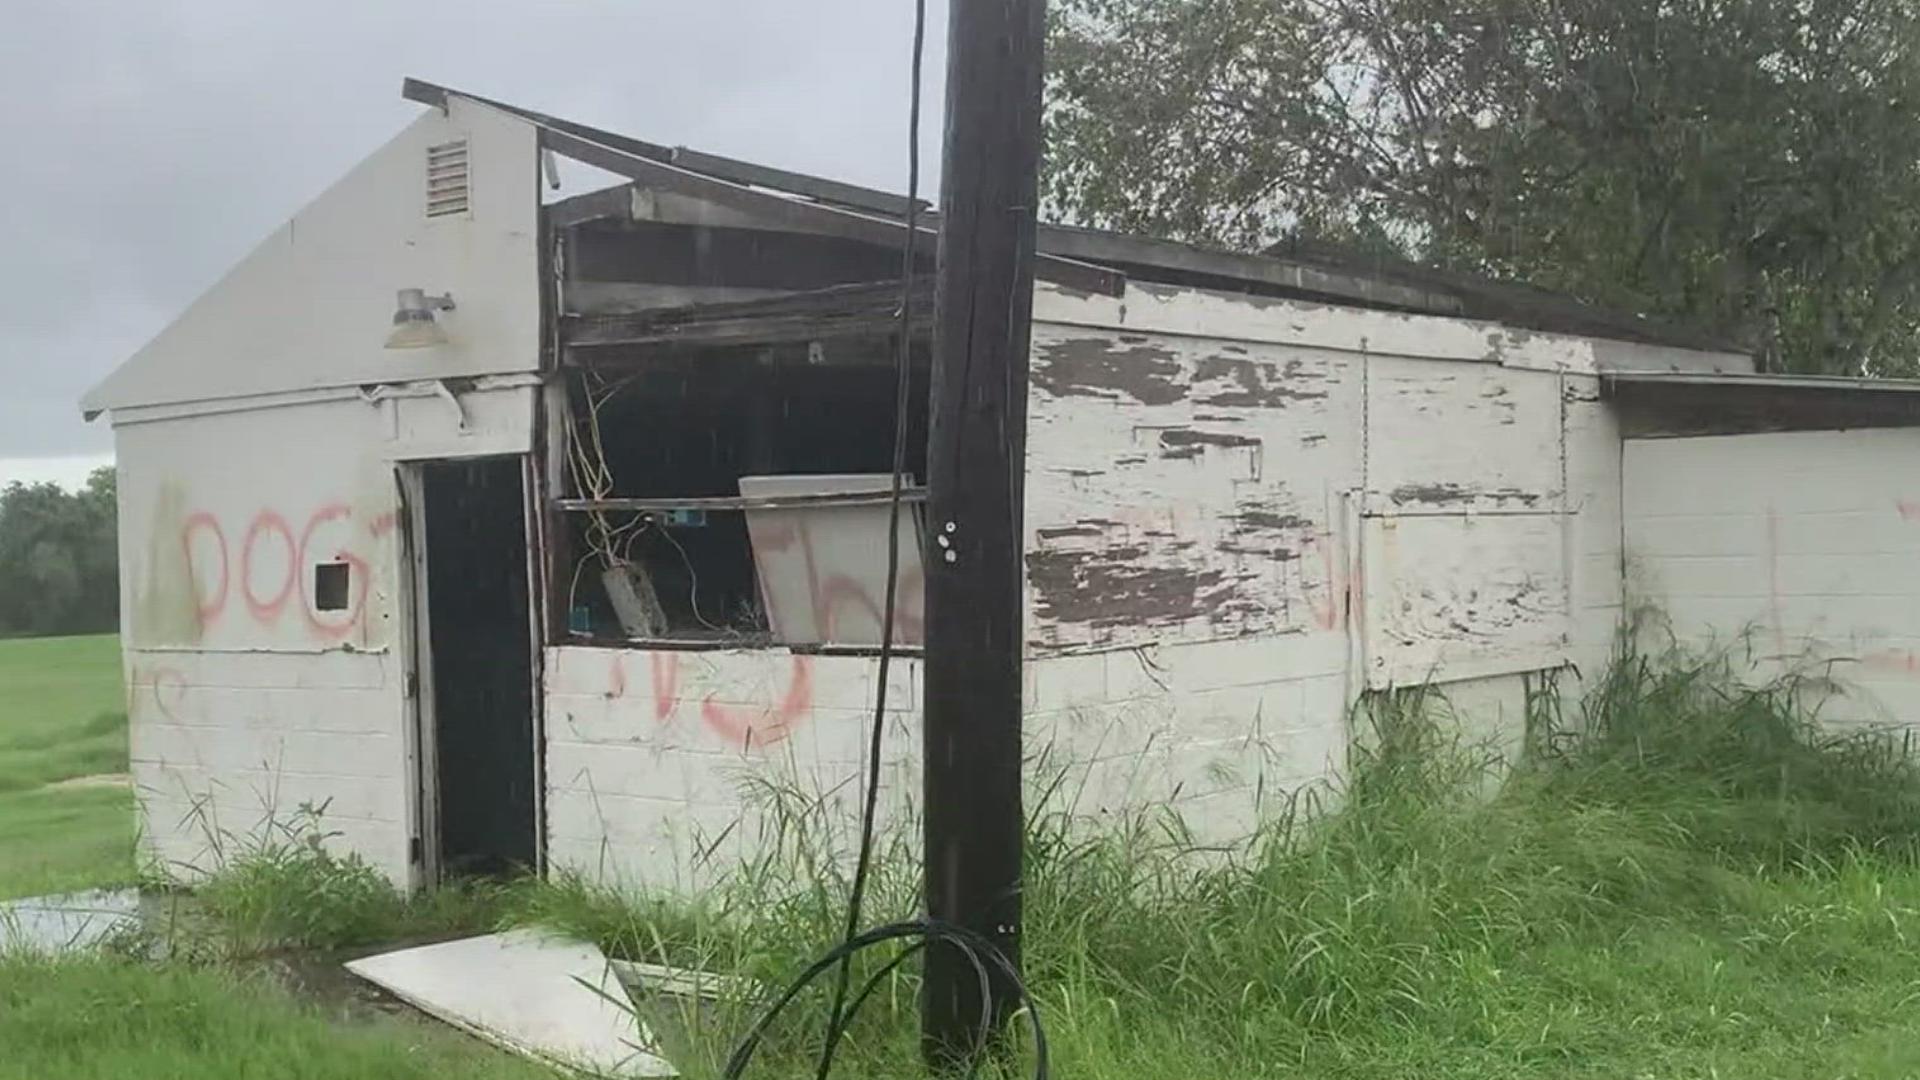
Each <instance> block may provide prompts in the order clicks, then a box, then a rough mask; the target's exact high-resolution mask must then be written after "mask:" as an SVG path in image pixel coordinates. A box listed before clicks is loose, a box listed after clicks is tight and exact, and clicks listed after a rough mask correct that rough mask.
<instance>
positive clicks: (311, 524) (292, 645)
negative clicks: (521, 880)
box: [115, 401, 413, 882]
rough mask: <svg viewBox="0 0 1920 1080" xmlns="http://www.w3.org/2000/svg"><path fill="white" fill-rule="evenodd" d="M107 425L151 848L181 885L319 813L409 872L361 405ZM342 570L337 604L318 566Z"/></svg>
mask: <svg viewBox="0 0 1920 1080" xmlns="http://www.w3.org/2000/svg"><path fill="white" fill-rule="evenodd" d="M117 419H118V420H119V421H121V422H120V423H118V425H117V426H116V429H115V435H116V440H117V449H118V459H119V462H120V466H119V491H120V558H121V582H120V585H121V609H122V615H121V621H122V626H121V641H122V645H123V648H124V652H125V673H126V679H127V687H128V700H127V712H128V720H129V732H130V735H129V738H130V740H131V746H132V773H133V782H134V789H135V794H136V798H137V800H138V802H139V805H140V835H141V842H142V845H143V848H144V852H145V855H146V856H147V857H148V858H149V859H151V860H152V861H154V863H155V864H156V865H157V867H158V868H159V869H161V870H164V871H165V872H167V873H170V874H173V875H177V876H181V877H189V878H190V877H193V876H196V875H198V874H200V873H204V872H207V871H211V870H213V869H215V868H217V866H218V865H219V863H220V861H221V860H222V859H223V858H224V857H226V856H228V855H231V854H233V853H234V852H236V851H239V850H243V849H245V848H246V847H247V846H248V845H250V844H253V843H257V842H259V841H260V840H261V839H262V838H263V837H264V836H265V835H266V834H267V833H269V832H271V831H272V830H273V829H274V827H275V826H276V825H287V826H291V825H293V824H294V823H295V818H296V816H297V812H298V810H299V808H300V807H301V805H302V804H306V805H309V806H312V807H314V808H316V809H319V810H320V811H321V816H320V819H319V822H318V826H317V827H318V829H319V831H321V832H323V833H327V834H331V835H330V836H329V839H328V840H327V843H328V844H329V845H330V846H332V847H333V848H334V849H335V850H339V851H353V852H357V853H359V854H360V855H361V856H362V857H363V858H365V859H366V860H367V861H368V862H369V863H371V864H372V865H373V866H375V867H377V868H378V869H379V870H380V871H381V872H382V873H385V874H386V875H388V876H389V877H390V878H392V879H393V880H395V881H397V882H406V881H408V880H409V874H410V867H409V852H408V840H409V837H410V836H411V827H410V814H409V800H410V799H411V797H412V796H411V787H412V785H411V780H410V779H409V778H410V777H411V776H412V775H413V774H412V764H411V759H410V758H409V756H408V755H409V751H408V748H407V738H406V728H405V726H404V723H403V717H404V715H405V711H404V701H403V699H402V695H401V685H402V681H403V680H402V679H401V672H400V667H399V664H400V659H399V654H398V652H397V650H396V649H395V642H396V641H397V640H398V636H399V629H398V625H397V624H398V619H399V618H400V608H401V606H402V605H401V603H400V598H399V596H398V580H399V577H398V548H399V544H398V536H397V531H396V530H397V517H396V513H397V510H398V503H397V493H396V488H395V484H394V480H393V473H392V465H391V464H390V463H389V462H387V461H385V460H384V459H383V457H382V455H381V453H380V451H381V449H382V447H383V443H382V440H381V432H382V428H381V424H380V420H381V413H380V410H379V408H378V407H375V406H369V405H367V404H363V403H361V402H358V401H332V402H315V403H306V404H297V405H283V406H280V407H275V408H263V409H257V410H256V409H246V408H239V409H227V410H223V411H217V412H206V413H201V414H199V415H189V416H183V417H177V418H169V419H163V420H151V421H139V420H136V421H135V422H127V419H128V418H126V417H117ZM321 562H345V563H346V564H347V565H348V567H349V574H350V579H351V580H350V585H349V589H348V595H347V607H346V609H344V610H338V611H335V610H322V609H321V608H320V607H319V606H318V598H317V597H316V596H315V590H314V588H313V574H314V571H313V567H314V565H315V564H317V563H321Z"/></svg>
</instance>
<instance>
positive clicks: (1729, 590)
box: [1625, 429, 1920, 725]
mask: <svg viewBox="0 0 1920 1080" xmlns="http://www.w3.org/2000/svg"><path fill="white" fill-rule="evenodd" d="M1917 460H1920V431H1913V430H1901V429H1882V430H1859V431H1808V432H1772V433H1761V434H1748V435H1717V436H1704V437H1694V438H1671V439H1629V440H1627V443H1626V453H1625V469H1626V476H1625V492H1626V503H1625V507H1626V545H1627V558H1628V563H1627V582H1628V587H1629V589H1630V591H1631V594H1632V596H1633V598H1634V600H1635V602H1637V603H1646V604H1650V605H1653V606H1654V608H1655V609H1657V610H1656V614H1661V615H1664V620H1660V621H1657V622H1656V623H1655V624H1654V625H1655V628H1656V629H1669V630H1671V633H1672V635H1673V637H1674V638H1675V639H1677V640H1678V641H1680V642H1682V643H1685V644H1686V645H1688V646H1691V647H1694V648H1698V649H1716V648H1728V649H1731V650H1732V651H1733V652H1732V654H1733V656H1734V658H1735V659H1736V660H1737V661H1738V662H1739V663H1741V664H1743V665H1751V668H1752V670H1753V672H1754V674H1755V675H1756V676H1758V677H1766V676H1770V675H1775V674H1779V673H1782V672H1787V671H1801V672H1806V673H1810V674H1817V675H1821V676H1828V677H1831V678H1832V679H1833V680H1835V681H1836V682H1837V683H1838V684H1839V688H1840V691H1841V692H1840V693H1839V694H1837V695H1836V696H1834V697H1833V698H1831V699H1830V700H1828V701H1827V702H1826V703H1825V704H1824V706H1823V707H1822V711H1821V715H1822V716H1823V717H1824V718H1825V719H1827V720H1830V721H1833V722H1836V723H1875V724H1880V723H1896V724H1902V725H1910V724H1912V723H1914V722H1915V721H1916V719H1920V480H1916V479H1915V474H1914V471H1913V470H1912V469H1911V468H1910V467H1909V463H1911V462H1914V461H1917Z"/></svg>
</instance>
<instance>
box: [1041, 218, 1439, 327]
mask: <svg viewBox="0 0 1920 1080" xmlns="http://www.w3.org/2000/svg"><path fill="white" fill-rule="evenodd" d="M1038 245H1039V248H1040V250H1041V251H1043V252H1046V253H1047V254H1050V255H1064V256H1066V257H1068V258H1073V259H1081V260H1084V261H1086V262H1097V263H1125V264H1129V265H1133V266H1141V267H1151V268H1158V269H1163V270H1174V271H1180V272H1183V273H1189V274H1200V275H1206V276H1209V277H1217V278H1231V279H1235V280H1238V281H1243V282H1246V283H1248V284H1253V285H1265V286H1269V287H1272V288H1276V289H1289V290H1293V291H1296V292H1306V293H1313V294H1315V295H1317V296H1321V297H1326V298H1328V299H1329V300H1335V301H1338V300H1343V299H1344V300H1352V301H1355V302H1358V303H1362V304H1368V305H1376V306H1378V305H1385V306H1391V307H1397V308H1411V309H1414V310H1418V311H1425V312H1434V313H1438V314H1446V313H1457V312H1459V311H1460V310H1461V304H1460V301H1459V299H1458V298H1457V297H1454V296H1452V295H1449V294H1447V293H1440V292H1434V291H1431V290H1428V289H1421V288H1415V287H1411V286H1406V285H1399V284H1395V283H1393V282H1389V281H1382V280H1378V279H1373V278H1366V277H1359V276H1356V275H1352V274H1340V273H1334V272H1332V271H1328V270H1323V269H1320V268H1319V267H1314V266H1308V265H1305V264H1302V263H1297V262H1291V261H1288V260H1285V259H1279V258H1275V257H1273V256H1270V255H1249V254H1244V253H1241V252H1234V251H1218V250H1213V249H1209V248H1202V247H1195V246H1193V245H1191V244H1183V243H1180V242H1178V241H1173V240H1160V239H1155V238H1150V237H1139V236H1128V235H1125V234H1123V233H1112V232H1103V231H1099V230H1094V229H1079V228H1074V227H1071V226H1066V225H1041V226H1040V233H1039V239H1038ZM1142 276H1143V277H1144V276H1147V275H1142Z"/></svg>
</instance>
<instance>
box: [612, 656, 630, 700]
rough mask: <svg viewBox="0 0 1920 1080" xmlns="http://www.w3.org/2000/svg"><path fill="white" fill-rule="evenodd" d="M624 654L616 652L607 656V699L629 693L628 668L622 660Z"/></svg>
mask: <svg viewBox="0 0 1920 1080" xmlns="http://www.w3.org/2000/svg"><path fill="white" fill-rule="evenodd" d="M623 655H624V654H622V653H618V652H616V653H614V654H613V655H612V656H609V657H608V658H607V700H608V701H612V700H613V699H615V698H618V697H624V696H625V695H626V693H627V669H626V665H624V664H622V663H621V662H620V660H621V657H622V656H623Z"/></svg>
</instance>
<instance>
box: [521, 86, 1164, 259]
mask: <svg viewBox="0 0 1920 1080" xmlns="http://www.w3.org/2000/svg"><path fill="white" fill-rule="evenodd" d="M534 122H535V123H536V124H538V121H534ZM539 127H540V145H541V147H542V148H544V149H548V150H552V151H553V152H555V153H557V154H563V155H565V156H567V157H570V158H573V159H574V160H576V161H581V162H585V163H586V164H588V165H592V166H594V167H595V168H599V169H605V170H606V171H608V172H610V173H613V174H614V175H616V176H624V177H626V178H628V179H630V180H635V181H639V182H640V183H642V184H644V185H646V186H648V187H652V188H658V189H660V190H663V191H672V192H679V193H682V194H686V195H692V196H696V197H698V198H702V199H706V200H708V201H710V202H713V203H716V204H718V205H720V206H724V207H728V208H731V209H734V210H740V211H745V212H749V213H753V214H756V215H762V216H764V217H765V218H766V219H767V221H768V225H769V227H770V228H776V229H789V230H792V231H795V232H828V231H829V230H830V233H829V234H830V235H835V236H840V237H844V238H846V239H849V240H858V241H860V242H862V243H869V244H874V245H878V246H881V247H894V248H897V247H901V246H903V245H904V244H905V243H906V237H907V226H906V223H905V222H902V221H897V220H893V219H891V218H884V217H874V216H872V215H869V214H863V213H859V212H856V211H853V210H846V209H842V208H840V207H836V206H830V205H827V204H825V203H815V202H806V201H803V200H800V199H796V198H793V197H792V196H788V195H776V194H772V193H770V192H767V191H763V190H761V189H758V188H753V187H747V186H745V185H743V184H736V183H732V182H730V181H726V180H721V179H718V178H715V177H712V176H708V175H706V174H704V173H698V172H694V171H692V170H690V169H683V168H680V167H679V166H677V165H671V164H667V163H666V162H663V161H658V160H655V159H653V158H649V157H642V156H640V155H638V154H635V153H632V152H629V151H624V150H620V149H618V148H615V147H612V146H609V145H607V144H605V143H603V142H598V141H595V140H593V139H591V138H585V137H582V136H579V135H576V134H573V133H571V132H569V131H566V130H563V129H561V128H557V127H552V126H548V125H544V124H540V125H539ZM916 231H917V232H918V233H919V234H920V236H921V237H922V238H923V242H924V243H926V244H927V245H928V248H929V250H931V249H932V247H933V245H934V244H935V243H936V242H937V241H938V233H937V232H936V231H935V230H933V229H930V228H926V227H920V228H918V229H917V230H916ZM1034 275H1035V276H1036V277H1038V278H1040V279H1042V280H1046V281H1052V282H1054V283H1056V284H1060V285H1065V286H1068V287H1070V288H1074V289H1078V290H1084V291H1086V292H1091V293H1099V294H1104V295H1109V296H1117V295H1119V294H1120V292H1121V291H1123V290H1124V288H1125V286H1126V275H1125V274H1122V273H1120V272H1119V271H1117V270H1109V269H1107V268H1106V267H1102V266H1094V265H1092V264H1089V263H1083V262H1077V261H1075V260H1072V259H1063V258H1059V257H1058V256H1052V255H1039V256H1036V257H1035V259H1034Z"/></svg>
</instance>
